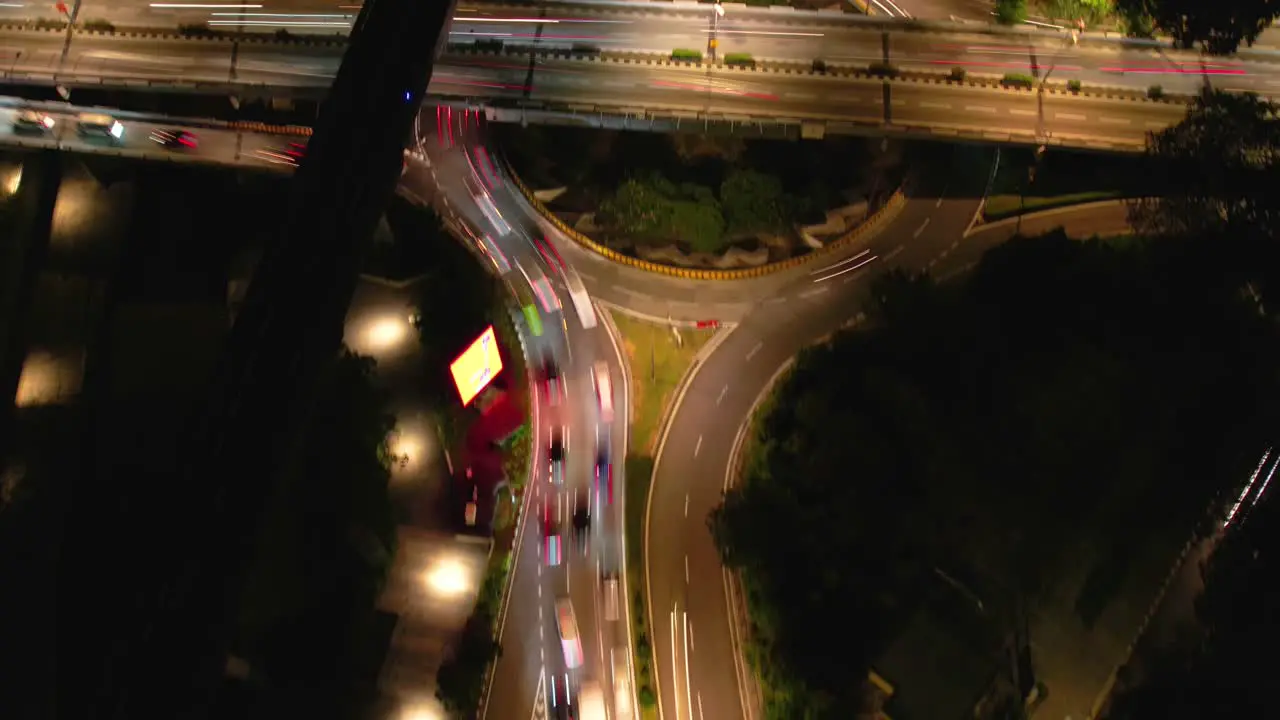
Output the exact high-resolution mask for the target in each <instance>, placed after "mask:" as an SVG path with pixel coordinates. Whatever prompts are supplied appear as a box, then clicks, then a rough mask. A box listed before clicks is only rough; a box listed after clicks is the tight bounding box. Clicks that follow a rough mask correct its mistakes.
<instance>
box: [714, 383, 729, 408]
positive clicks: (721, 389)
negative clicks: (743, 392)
mask: <svg viewBox="0 0 1280 720" xmlns="http://www.w3.org/2000/svg"><path fill="white" fill-rule="evenodd" d="M727 392H729V386H728V385H725V386H724V387H722V388H720V394H719V395H717V396H716V405H719V404H720V401H722V400H724V394H725V393H727Z"/></svg>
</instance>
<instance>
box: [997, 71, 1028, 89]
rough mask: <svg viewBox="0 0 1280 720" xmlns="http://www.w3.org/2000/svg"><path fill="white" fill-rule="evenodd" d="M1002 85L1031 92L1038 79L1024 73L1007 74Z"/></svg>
mask: <svg viewBox="0 0 1280 720" xmlns="http://www.w3.org/2000/svg"><path fill="white" fill-rule="evenodd" d="M1000 83H1001V84H1002V85H1004V86H1005V87H1016V88H1026V89H1028V90H1029V89H1031V88H1033V87H1035V84H1036V79H1035V78H1033V77H1031V76H1030V75H1023V74H1022V73H1005V76H1004V79H1003V80H1001V81H1000Z"/></svg>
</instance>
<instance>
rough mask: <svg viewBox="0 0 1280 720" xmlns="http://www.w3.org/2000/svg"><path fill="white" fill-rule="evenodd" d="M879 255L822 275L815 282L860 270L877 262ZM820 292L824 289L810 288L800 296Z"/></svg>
mask: <svg viewBox="0 0 1280 720" xmlns="http://www.w3.org/2000/svg"><path fill="white" fill-rule="evenodd" d="M879 257H880V256H879V255H872V256H871V257H869V258H867V259H866V260H863V261H862V262H860V263H858V264H857V265H854V266H853V267H847V268H845V269H843V270H839V271H837V272H833V273H831V274H830V275H826V276H824V277H820V278H818V279H817V280H814V282H815V283H820V282H824V281H826V280H830V279H832V278H837V277H840V276H841V275H844V274H846V273H851V272H853V271H854V270H858V269H861V268H863V267H866V266H867V264H869V263H872V262H875V261H876V260H877V259H878V258H879ZM819 292H822V289H818V290H816V291H814V290H810V291H808V292H803V293H800V297H808V296H810V295H816V294H818V293H819Z"/></svg>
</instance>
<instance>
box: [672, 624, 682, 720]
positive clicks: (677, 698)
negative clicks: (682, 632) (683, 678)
mask: <svg viewBox="0 0 1280 720" xmlns="http://www.w3.org/2000/svg"><path fill="white" fill-rule="evenodd" d="M678 608H679V606H678V605H676V604H675V603H671V684H672V685H675V682H676V672H677V670H676V668H677V667H679V663H677V662H676V659H677V656H676V610H677V609H678ZM671 696H672V698H673V699H675V701H676V717H680V688H676V687H673V688H671Z"/></svg>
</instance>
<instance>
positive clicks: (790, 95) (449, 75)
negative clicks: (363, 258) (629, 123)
mask: <svg viewBox="0 0 1280 720" xmlns="http://www.w3.org/2000/svg"><path fill="white" fill-rule="evenodd" d="M23 37H24V38H26V39H27V40H31V41H30V42H27V40H24V44H23V45H22V46H21V47H22V48H25V49H19V47H17V46H15V44H14V39H13V38H12V37H9V38H6V37H5V36H3V35H0V62H5V61H7V62H8V63H9V65H10V68H11V69H13V70H21V71H25V72H52V71H53V70H54V68H56V67H57V66H58V63H59V56H60V53H61V49H60V45H59V42H58V40H57V37H56V36H53V35H38V36H29V35H26V36H23ZM32 38H38V39H39V40H40V42H35V41H34V40H32ZM72 48H73V49H72V52H70V53H69V54H68V56H67V58H66V60H65V61H62V62H63V65H62V66H63V67H64V68H69V70H70V71H71V72H74V73H76V74H85V75H96V76H104V75H106V76H116V77H151V78H170V79H173V80H178V79H179V78H181V79H182V80H183V81H193V82H195V81H206V82H227V81H228V80H232V79H234V80H236V81H239V82H245V83H257V84H271V85H275V84H295V85H310V86H315V87H323V86H324V84H325V83H327V82H328V78H327V75H328V74H329V73H330V72H332V70H333V69H334V68H336V64H337V60H336V59H335V58H331V57H327V56H326V55H325V52H326V51H324V50H322V49H319V48H290V47H286V46H276V45H269V44H268V45H258V44H241V45H239V47H238V49H237V50H236V56H235V60H234V70H233V68H232V64H233V60H232V51H231V49H229V48H228V47H227V46H225V45H222V44H220V43H203V42H193V41H169V42H164V41H153V40H126V39H115V38H93V39H90V38H87V37H82V38H81V39H80V41H79V42H78V43H76V44H73V46H72ZM430 92H431V93H432V94H434V95H446V96H467V97H474V98H477V99H484V100H490V101H494V100H499V101H504V102H523V101H532V102H535V103H536V102H538V101H542V102H546V103H558V104H562V105H564V104H569V105H579V106H584V107H597V108H613V109H615V110H622V111H625V110H628V109H631V110H636V111H643V109H644V108H653V107H663V108H668V109H670V110H673V111H683V112H689V113H712V114H722V115H726V116H737V117H742V118H750V117H752V116H755V117H768V118H778V117H783V118H792V119H823V120H837V121H839V120H852V121H863V122H868V123H877V122H882V121H885V120H888V121H890V122H892V123H894V124H896V125H902V126H927V127H930V128H936V129H941V130H943V131H944V132H945V131H946V130H948V129H952V130H972V129H980V130H981V129H991V130H1001V131H1004V132H1005V134H1007V133H1008V132H1010V131H1022V132H1026V133H1036V134H1039V135H1046V134H1047V135H1052V136H1056V137H1059V138H1075V137H1081V138H1093V139H1103V140H1107V141H1114V142H1117V143H1121V144H1129V145H1135V146H1136V145H1140V144H1141V142H1142V139H1143V138H1144V136H1145V133H1146V132H1148V131H1150V130H1153V129H1157V128H1160V127H1164V126H1167V125H1169V124H1171V123H1173V122H1175V121H1176V120H1178V119H1179V118H1180V117H1181V115H1182V110H1181V108H1180V107H1179V106H1177V105H1170V104H1163V103H1149V102H1142V101H1128V100H1108V99H1100V98H1091V97H1076V96H1071V95H1063V94H1045V95H1043V96H1037V95H1036V94H1034V93H1029V92H1022V93H1015V92H1011V91H1007V90H1002V89H997V88H973V87H961V86H952V85H945V84H931V83H914V82H893V83H887V84H886V83H882V82H880V81H877V80H870V79H857V78H838V77H829V76H814V75H801V74H777V73H763V72H749V71H739V70H710V71H702V70H697V69H694V68H686V67H676V66H651V65H636V64H615V63H604V62H598V61H585V60H569V59H552V58H543V59H540V60H539V61H538V62H537V63H536V65H535V67H534V71H533V72H532V73H530V72H529V65H528V63H527V62H525V61H521V60H517V59H515V58H499V57H475V56H457V55H453V56H446V57H445V58H444V59H443V61H442V63H441V64H440V65H439V67H438V69H437V71H436V73H435V75H434V76H433V78H432V82H431V85H430ZM886 109H887V112H886Z"/></svg>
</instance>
